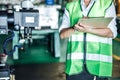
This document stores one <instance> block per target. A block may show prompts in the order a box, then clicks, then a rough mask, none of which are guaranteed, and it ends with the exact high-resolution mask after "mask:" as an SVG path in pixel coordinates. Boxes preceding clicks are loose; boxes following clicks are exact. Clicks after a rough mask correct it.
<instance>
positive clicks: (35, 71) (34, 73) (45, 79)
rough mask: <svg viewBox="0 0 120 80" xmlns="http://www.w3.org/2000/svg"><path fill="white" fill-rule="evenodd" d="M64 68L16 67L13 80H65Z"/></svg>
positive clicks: (47, 66) (54, 66) (62, 65)
mask: <svg viewBox="0 0 120 80" xmlns="http://www.w3.org/2000/svg"><path fill="white" fill-rule="evenodd" d="M64 67H65V66H64V63H47V64H31V65H30V64H29V65H17V66H15V68H16V71H15V74H16V76H15V78H16V79H15V80H65V73H64ZM110 80H120V78H111V79H110Z"/></svg>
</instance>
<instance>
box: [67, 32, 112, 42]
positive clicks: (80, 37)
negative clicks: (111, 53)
mask: <svg viewBox="0 0 120 80" xmlns="http://www.w3.org/2000/svg"><path fill="white" fill-rule="evenodd" d="M71 37H72V39H70V40H69V41H71V40H72V41H83V35H75V34H73V35H72V36H71ZM92 37H94V38H92ZM87 41H90V42H101V43H107V44H112V41H111V38H103V37H101V38H100V37H98V36H95V35H90V34H88V35H87Z"/></svg>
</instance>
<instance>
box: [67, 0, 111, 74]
mask: <svg viewBox="0 0 120 80" xmlns="http://www.w3.org/2000/svg"><path fill="white" fill-rule="evenodd" d="M111 4H112V0H96V2H95V3H94V4H93V6H92V8H91V9H90V11H89V14H88V17H104V16H105V12H106V10H107V8H109V7H110V5H111ZM66 9H67V10H68V12H69V16H70V23H71V24H70V25H71V26H73V25H74V24H76V23H77V22H78V20H79V19H81V18H82V17H83V15H82V9H81V6H80V0H78V1H74V2H70V3H68V4H67V5H66ZM84 34H85V33H82V32H78V31H75V32H74V34H72V35H71V36H70V37H69V39H68V46H67V56H66V74H68V75H74V74H79V73H80V72H82V71H83V61H84V57H86V66H87V70H88V72H89V73H90V74H93V75H97V76H111V75H112V38H105V37H100V36H96V35H93V34H89V33H87V35H86V36H84ZM84 39H86V40H84ZM85 42H86V44H85ZM84 45H85V46H84ZM84 47H85V48H84ZM84 49H86V52H85V50H84Z"/></svg>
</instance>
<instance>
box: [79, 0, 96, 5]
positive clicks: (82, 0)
mask: <svg viewBox="0 0 120 80" xmlns="http://www.w3.org/2000/svg"><path fill="white" fill-rule="evenodd" d="M93 1H97V0H91V2H93ZM81 3H82V4H84V0H81Z"/></svg>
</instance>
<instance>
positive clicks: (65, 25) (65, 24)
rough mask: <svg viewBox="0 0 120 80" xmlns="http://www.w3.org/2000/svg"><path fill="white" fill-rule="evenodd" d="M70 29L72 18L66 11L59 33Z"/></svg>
mask: <svg viewBox="0 0 120 80" xmlns="http://www.w3.org/2000/svg"><path fill="white" fill-rule="evenodd" d="M68 27H70V17H69V13H68V11H67V10H66V9H65V11H64V14H63V19H62V23H61V26H60V28H59V32H60V31H61V30H62V29H64V28H68Z"/></svg>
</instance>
